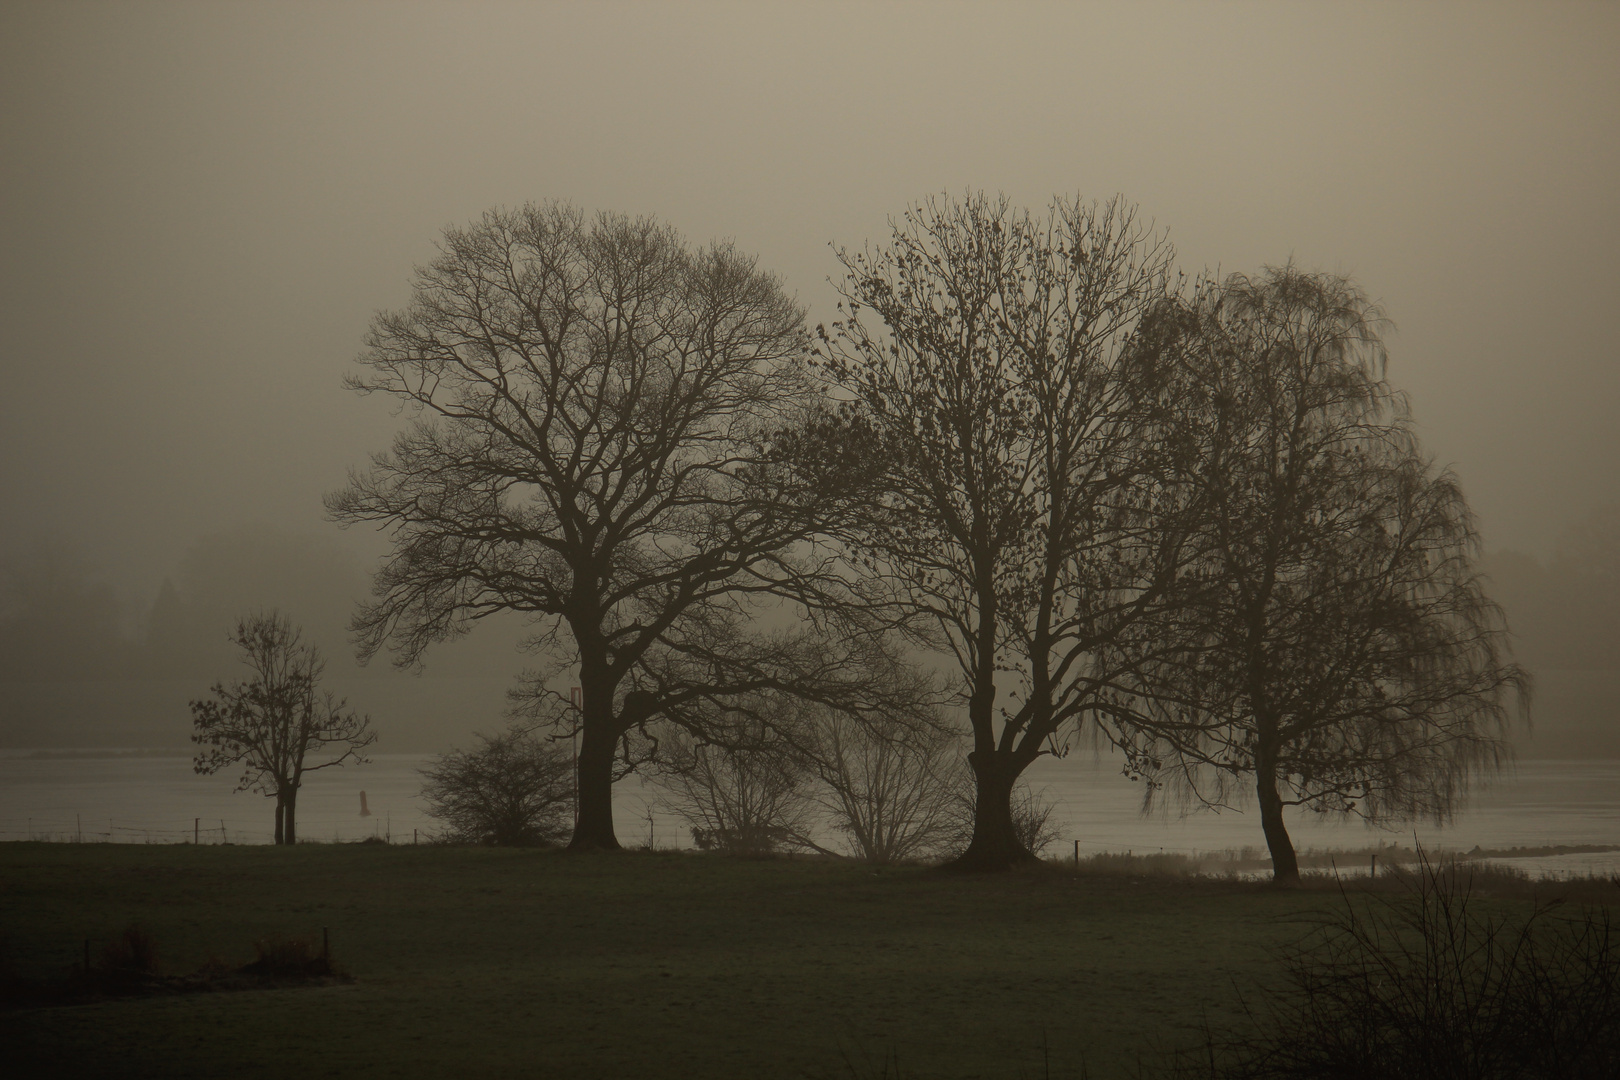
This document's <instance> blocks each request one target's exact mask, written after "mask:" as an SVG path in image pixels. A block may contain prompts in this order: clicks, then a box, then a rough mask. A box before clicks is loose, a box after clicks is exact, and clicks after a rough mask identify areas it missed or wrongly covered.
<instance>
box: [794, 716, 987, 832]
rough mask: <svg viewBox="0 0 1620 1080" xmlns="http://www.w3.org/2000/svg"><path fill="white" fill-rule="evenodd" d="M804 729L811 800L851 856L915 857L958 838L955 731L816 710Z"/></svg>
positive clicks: (962, 773)
mask: <svg viewBox="0 0 1620 1080" xmlns="http://www.w3.org/2000/svg"><path fill="white" fill-rule="evenodd" d="M804 733H805V735H804V742H805V746H804V756H805V760H806V763H807V765H808V767H809V769H810V770H811V771H812V772H813V773H814V775H815V777H816V779H817V780H818V781H819V783H817V785H816V790H815V796H814V797H815V799H816V801H817V802H818V803H820V805H821V807H822V808H823V810H824V811H825V812H826V814H827V815H828V818H829V820H830V822H831V824H832V827H833V829H834V830H836V831H837V832H839V833H841V834H843V836H844V838H845V842H846V844H847V845H848V847H849V849H850V851H851V853H852V854H854V855H856V856H858V857H860V858H862V859H865V860H866V861H868V862H874V863H891V862H898V861H900V860H903V859H914V858H921V857H926V856H928V855H932V854H935V853H937V852H939V851H940V850H942V849H943V848H945V847H947V846H949V845H950V844H951V842H952V840H953V839H955V838H956V837H957V836H959V835H960V826H961V815H960V813H959V808H960V799H959V791H960V785H959V784H958V783H957V779H958V777H965V776H966V773H965V770H964V769H963V765H962V759H961V751H960V747H959V745H958V744H959V742H960V738H959V736H958V735H957V734H956V733H955V732H953V731H951V730H949V729H947V728H944V727H942V726H934V727H918V726H916V725H912V724H906V723H901V722H899V721H894V720H889V721H887V722H884V721H878V722H875V723H874V722H872V721H869V720H865V719H857V718H854V717H851V716H849V715H847V714H845V713H842V712H839V711H837V710H834V709H817V710H813V715H812V716H811V718H810V721H809V723H807V724H806V725H805V726H804Z"/></svg>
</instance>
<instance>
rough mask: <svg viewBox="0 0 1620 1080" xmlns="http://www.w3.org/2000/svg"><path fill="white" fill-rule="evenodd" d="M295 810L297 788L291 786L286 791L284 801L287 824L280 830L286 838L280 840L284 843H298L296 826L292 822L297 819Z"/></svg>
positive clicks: (296, 808) (296, 805)
mask: <svg viewBox="0 0 1620 1080" xmlns="http://www.w3.org/2000/svg"><path fill="white" fill-rule="evenodd" d="M297 811H298V789H297V788H293V789H292V790H290V791H288V792H287V803H286V816H287V824H286V827H285V828H283V830H282V835H283V836H284V837H285V838H286V839H284V840H283V841H282V843H285V844H296V843H298V827H297V826H296V825H295V824H294V822H295V821H296V820H297Z"/></svg>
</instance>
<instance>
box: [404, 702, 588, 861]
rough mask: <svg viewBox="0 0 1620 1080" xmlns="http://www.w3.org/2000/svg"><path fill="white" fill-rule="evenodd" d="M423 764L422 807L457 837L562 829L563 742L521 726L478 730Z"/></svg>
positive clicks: (542, 839) (568, 799) (507, 839)
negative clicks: (468, 746) (462, 744)
mask: <svg viewBox="0 0 1620 1080" xmlns="http://www.w3.org/2000/svg"><path fill="white" fill-rule="evenodd" d="M476 737H477V739H478V741H479V743H480V745H479V746H478V747H477V748H476V749H473V750H451V751H449V752H448V753H445V754H441V755H440V756H439V758H438V760H436V761H434V762H433V763H432V764H430V765H429V766H428V767H427V768H425V769H423V770H421V773H422V776H423V778H424V780H425V781H426V782H425V783H424V784H423V785H422V798H423V800H424V801H426V803H427V812H428V814H429V815H431V816H432V817H435V818H438V819H439V820H440V821H443V822H444V823H445V825H446V826H448V836H447V838H448V839H450V840H454V841H458V842H462V843H478V844H511V845H543V844H552V843H556V842H558V841H560V840H562V839H563V838H565V837H566V836H567V833H568V821H569V815H570V811H571V809H572V806H573V764H572V761H571V760H570V756H569V753H568V751H567V749H565V748H564V747H562V746H561V745H559V744H557V743H554V742H550V741H547V740H542V739H539V738H536V737H535V736H534V735H533V734H531V733H530V732H528V731H526V730H524V729H523V728H521V727H513V728H511V729H510V730H508V731H507V732H505V733H504V734H501V735H493V736H492V735H478V736H476Z"/></svg>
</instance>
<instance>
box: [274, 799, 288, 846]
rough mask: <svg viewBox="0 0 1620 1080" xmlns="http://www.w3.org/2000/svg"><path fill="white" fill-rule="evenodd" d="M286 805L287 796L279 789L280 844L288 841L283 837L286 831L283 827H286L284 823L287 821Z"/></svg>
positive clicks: (277, 835)
mask: <svg viewBox="0 0 1620 1080" xmlns="http://www.w3.org/2000/svg"><path fill="white" fill-rule="evenodd" d="M286 806H287V803H286V796H284V795H283V794H282V793H281V792H280V791H277V792H276V843H278V844H282V843H286V841H285V840H283V839H282V837H283V836H284V835H285V834H284V832H283V827H284V824H285V822H286V820H287V815H286Z"/></svg>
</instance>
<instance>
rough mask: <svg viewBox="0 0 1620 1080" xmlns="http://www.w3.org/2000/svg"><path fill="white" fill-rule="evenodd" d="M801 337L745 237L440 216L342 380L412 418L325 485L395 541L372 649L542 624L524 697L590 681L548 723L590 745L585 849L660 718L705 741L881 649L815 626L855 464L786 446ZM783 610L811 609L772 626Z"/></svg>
mask: <svg viewBox="0 0 1620 1080" xmlns="http://www.w3.org/2000/svg"><path fill="white" fill-rule="evenodd" d="M804 344H805V338H804V331H803V312H802V311H801V310H800V308H799V307H798V305H797V304H796V303H795V302H794V301H793V299H792V298H790V297H789V296H787V295H786V294H785V293H784V292H783V290H782V287H781V285H780V283H779V282H778V281H777V279H776V278H775V277H773V276H771V275H770V274H767V273H764V272H762V271H761V270H760V269H759V268H758V267H757V266H756V265H755V262H754V260H753V259H751V258H748V257H746V256H744V255H742V254H741V253H739V252H738V251H736V250H735V249H734V248H733V247H731V246H729V245H726V244H716V245H713V246H710V247H707V248H703V249H693V248H692V247H690V246H689V245H688V244H687V243H686V242H685V241H684V240H683V239H682V238H681V237H680V235H679V234H677V233H676V232H675V231H674V230H673V229H671V228H669V227H667V226H664V225H661V224H659V223H657V222H655V221H653V220H651V219H647V218H636V219H632V218H627V217H622V216H617V215H612V214H602V215H599V216H597V217H594V218H587V217H586V216H585V215H583V214H582V213H581V212H579V211H578V210H576V209H574V208H571V207H569V206H566V205H559V204H546V205H530V206H525V207H523V208H521V209H518V210H510V211H506V210H497V211H490V212H488V213H486V214H485V215H484V216H483V218H482V219H481V220H480V221H478V222H476V223H474V224H472V225H471V226H469V227H467V228H457V229H450V230H447V231H446V233H445V234H444V238H443V241H442V243H441V245H440V253H439V255H438V257H437V258H435V259H434V260H433V261H432V262H431V263H429V264H428V265H427V266H426V267H423V268H421V269H420V270H419V271H418V272H417V275H416V279H415V282H414V285H413V289H412V299H411V302H410V305H409V306H408V307H407V308H406V309H405V310H403V311H398V312H390V313H384V314H380V315H378V316H377V318H376V319H375V321H374V323H373V325H372V328H371V332H370V335H369V337H368V347H367V349H366V350H365V352H364V353H362V355H361V356H360V358H359V363H360V365H361V366H362V368H363V369H364V374H362V375H361V376H359V377H357V378H355V379H354V380H352V385H353V386H354V388H355V389H357V390H360V391H362V392H367V393H380V394H386V395H389V396H390V397H393V398H395V399H398V400H399V401H400V402H402V403H403V404H404V405H405V406H406V408H407V410H408V411H410V412H412V413H413V414H414V416H415V420H414V422H413V423H412V424H411V425H410V426H409V427H408V428H407V429H406V430H405V431H404V432H403V433H402V434H400V435H399V436H398V437H397V439H396V440H395V443H394V446H393V448H392V450H391V451H389V452H387V453H383V454H380V455H378V456H376V457H375V459H374V461H373V463H372V466H371V468H370V469H369V470H367V471H365V472H363V473H358V474H356V475H354V476H353V477H352V478H351V482H350V484H349V486H348V487H347V489H345V490H343V491H341V492H338V493H336V494H334V495H332V496H330V497H329V499H328V506H329V509H330V511H331V513H332V514H333V516H334V517H335V518H336V519H337V520H339V521H341V522H344V523H359V522H371V523H375V524H377V525H378V526H380V527H382V528H384V529H386V530H388V531H389V532H390V534H391V536H392V540H393V547H392V553H391V554H390V555H389V557H388V558H387V560H386V562H385V564H384V565H383V566H382V568H381V569H380V570H379V572H378V573H377V575H376V579H375V595H376V599H375V601H374V602H372V603H371V604H369V605H368V606H366V607H365V608H364V609H363V610H362V612H361V613H360V615H359V616H358V617H357V621H356V627H357V630H358V633H359V635H360V641H361V651H362V655H364V656H370V655H371V654H373V653H375V652H376V651H377V650H379V649H380V648H383V647H384V646H385V645H388V646H391V647H392V648H394V649H395V650H396V662H397V663H399V664H401V665H413V664H417V663H419V662H420V660H421V657H422V655H423V652H424V650H425V649H427V648H428V646H429V645H431V644H432V643H434V642H436V641H440V640H443V639H445V638H448V637H451V636H453V635H456V634H460V633H463V632H465V630H466V629H467V628H468V627H469V625H470V624H471V623H472V622H473V621H474V620H477V619H479V618H482V617H484V616H487V615H489V614H491V613H494V612H498V611H516V612H519V613H522V614H524V615H526V616H528V617H530V618H531V619H532V620H533V621H534V623H535V626H536V637H535V645H536V648H537V649H538V650H540V651H541V652H543V653H546V654H548V655H549V656H551V657H552V658H553V660H554V661H556V663H557V664H558V665H559V668H553V669H552V670H551V671H549V672H542V673H541V677H540V678H538V679H535V680H532V681H531V683H530V689H531V690H532V691H533V692H534V693H537V694H538V695H539V696H540V698H542V699H546V700H550V701H551V702H552V704H554V705H555V704H557V702H556V699H555V698H554V696H553V690H554V688H552V687H551V686H550V684H549V683H548V681H547V680H548V677H549V678H550V680H551V681H552V682H554V681H555V678H556V676H557V675H558V674H559V673H560V667H567V668H575V667H576V665H577V672H578V674H577V681H578V684H579V685H580V687H581V689H582V694H583V701H582V704H581V708H580V710H579V712H578V714H577V715H576V714H573V713H572V712H571V711H569V710H567V709H553V710H552V711H551V713H550V715H551V716H552V717H553V719H556V720H559V721H560V722H561V723H562V724H564V725H569V726H573V725H577V729H578V731H579V733H580V735H581V746H580V755H579V761H578V783H579V816H578V824H577V826H576V828H575V831H574V835H573V839H572V841H571V844H570V846H571V847H573V848H576V849H580V848H616V847H618V842H617V840H616V838H615V836H614V830H613V814H612V783H613V781H614V779H615V778H616V776H617V775H622V771H623V770H624V769H626V768H629V767H631V766H632V765H633V764H634V753H635V752H636V751H635V748H634V747H633V746H632V742H633V741H634V738H640V737H641V734H644V733H646V732H647V730H648V725H649V724H650V723H652V722H654V721H655V720H656V721H669V722H674V723H677V724H683V725H686V726H688V727H689V728H690V729H692V730H693V731H695V732H697V733H698V734H699V737H700V739H702V738H708V737H710V736H711V735H714V734H715V732H714V731H712V730H711V728H712V727H714V726H716V725H718V726H721V727H723V726H724V725H725V724H726V723H727V722H728V721H729V719H730V718H731V717H733V715H734V712H735V711H734V710H733V709H731V708H730V707H729V705H728V703H729V702H731V701H732V700H733V699H734V698H737V697H738V696H740V697H742V698H746V697H748V695H750V694H752V695H756V696H757V694H758V692H760V691H761V690H766V689H780V688H782V687H784V686H786V685H789V684H795V685H801V686H806V687H810V688H811V689H812V690H816V689H818V688H819V689H820V690H823V691H825V690H827V689H828V688H829V687H832V686H834V685H835V684H840V683H847V682H848V680H849V675H850V672H852V671H854V670H857V669H859V668H860V667H861V664H860V663H857V662H854V661H852V660H851V653H852V652H858V651H860V650H861V649H862V648H864V647H865V646H866V645H867V644H869V643H870V639H867V638H865V637H863V635H861V634H859V633H855V632H853V631H852V630H850V628H849V627H846V628H845V629H846V630H848V631H849V632H847V633H844V634H840V635H823V634H820V633H818V632H817V627H816V626H815V625H814V623H815V620H816V619H817V618H820V617H821V614H822V613H825V612H827V611H828V610H829V606H830V604H831V602H832V601H834V600H835V599H837V598H838V596H841V595H844V594H842V593H840V592H839V586H838V585H837V584H836V575H833V574H830V573H828V572H826V571H827V570H828V569H829V564H830V562H831V561H833V560H830V557H828V556H822V555H818V554H817V551H816V549H815V547H814V543H813V542H814V541H815V540H816V538H817V537H818V535H819V534H820V530H821V529H822V528H823V524H824V522H826V521H828V520H830V519H831V518H833V517H835V516H836V508H837V506H838V505H839V504H840V503H841V501H844V500H847V499H849V498H851V497H853V495H854V494H855V493H856V491H857V489H858V487H859V483H860V478H859V470H857V469H854V468H852V467H848V464H847V463H843V462H840V461H839V460H836V459H837V458H838V456H839V455H838V454H836V453H834V454H832V455H831V457H830V458H828V459H827V460H824V461H821V462H820V463H819V464H818V463H817V462H815V461H807V460H803V459H800V460H795V461H793V462H791V463H789V462H786V461H785V460H784V455H785V454H787V453H789V452H791V443H792V440H791V439H790V438H788V437H787V434H786V433H788V432H790V431H791V430H792V429H793V428H794V427H795V425H798V424H801V423H802V422H803V421H804V419H805V418H806V417H807V416H810V415H813V413H814V407H815V404H816V401H817V395H816V393H815V388H814V386H813V385H812V384H811V383H810V382H809V381H807V379H806V378H805V377H804V373H803V369H802V363H801V361H802V353H803V349H804ZM784 447H788V448H789V449H786V450H785V449H784ZM773 605H775V607H774V609H773ZM784 605H785V608H784ZM772 610H775V611H776V612H777V613H778V614H780V613H781V611H783V610H787V611H790V612H792V613H793V614H796V615H798V616H803V617H808V619H809V620H810V621H809V622H808V623H806V622H803V621H801V622H799V623H797V624H796V628H783V626H782V625H781V621H780V619H779V620H778V625H777V628H776V630H775V631H774V632H770V633H766V632H764V631H761V630H760V629H759V626H760V624H759V622H758V621H757V619H758V617H759V616H760V615H762V614H768V613H770V612H771V611H772ZM812 639H813V640H812ZM737 726H738V728H739V730H740V729H742V728H744V727H746V725H737ZM638 733H639V734H638ZM724 734H725V733H724V732H721V733H720V737H721V738H722V740H723V739H724ZM633 737H634V738H633ZM641 743H642V746H643V749H645V748H647V747H650V746H651V745H652V744H651V743H650V742H649V741H648V740H647V739H644V738H642V739H641ZM616 770H617V772H616Z"/></svg>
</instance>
